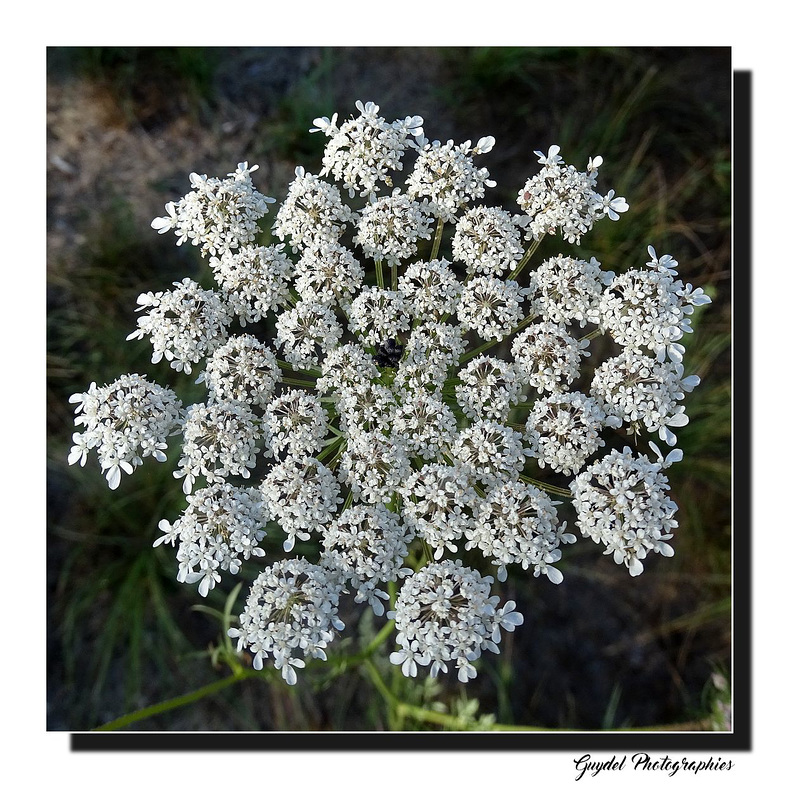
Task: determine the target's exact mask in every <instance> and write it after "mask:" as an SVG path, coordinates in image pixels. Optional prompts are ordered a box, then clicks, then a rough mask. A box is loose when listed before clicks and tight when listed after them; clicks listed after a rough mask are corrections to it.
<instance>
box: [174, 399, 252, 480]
mask: <svg viewBox="0 0 800 800" xmlns="http://www.w3.org/2000/svg"><path fill="white" fill-rule="evenodd" d="M261 444H262V434H261V428H260V426H259V424H258V418H257V417H256V415H255V414H254V413H253V412H252V411H251V410H250V408H249V407H248V406H246V405H243V404H242V403H236V402H225V403H209V404H208V405H206V404H204V403H195V404H194V405H191V406H189V407H188V408H187V409H186V423H185V424H184V427H183V454H182V456H181V458H180V460H179V461H178V469H177V470H175V471H174V472H173V475H174V476H175V477H176V478H183V479H184V480H183V491H184V492H185V493H186V494H189V493H190V492H191V491H192V486H193V485H194V482H195V480H196V479H197V478H198V477H200V476H203V477H204V478H205V479H206V480H207V481H208V482H209V483H213V482H214V481H218V480H221V479H223V478H227V477H228V476H229V475H240V476H241V477H242V478H249V477H250V470H251V469H253V467H255V465H256V456H257V455H258V453H259V452H260V451H261Z"/></svg>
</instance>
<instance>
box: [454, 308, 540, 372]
mask: <svg viewBox="0 0 800 800" xmlns="http://www.w3.org/2000/svg"><path fill="white" fill-rule="evenodd" d="M535 319H536V314H529V315H528V316H527V317H525V319H523V320H522V322H520V324H519V325H517V327H516V328H514V329H513V330H512V331H511V333H509V334H508V335H509V336H513V335H514V334H515V333H519V332H520V331H521V330H522V329H523V328H524V327H525V326H526V325H530V323H531V322H533V321H534V320H535ZM506 338H508V337H506ZM496 344H500V342H498V341H497V339H490V340H489V341H488V342H484V343H483V344H481V345H478V346H477V347H476V348H475V349H474V350H470V351H469V353H465V354H464V355H463V356H461V358H460V359H459V361H458V364H459V366H461V365H462V364H466V363H467V361H472V359H473V358H475V356H479V355H480V354H481V353H482V352H483V351H484V350H488V349H489V348H490V347H494V346H495V345H496Z"/></svg>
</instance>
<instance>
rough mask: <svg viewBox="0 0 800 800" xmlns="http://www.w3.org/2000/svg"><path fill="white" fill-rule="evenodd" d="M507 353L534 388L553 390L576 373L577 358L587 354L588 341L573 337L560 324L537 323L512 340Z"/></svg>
mask: <svg viewBox="0 0 800 800" xmlns="http://www.w3.org/2000/svg"><path fill="white" fill-rule="evenodd" d="M511 354H512V356H513V357H514V362H515V364H516V365H517V368H518V369H519V371H520V373H521V374H522V376H523V377H524V379H525V380H526V381H527V382H528V383H529V384H530V385H531V386H533V388H534V389H536V390H537V391H538V392H540V393H541V392H556V391H560V390H563V389H566V388H567V387H569V385H570V384H571V383H572V382H573V381H574V380H575V379H576V378H577V377H578V376H579V375H580V368H581V359H582V358H585V357H586V356H588V355H589V343H588V342H587V341H583V340H580V339H574V338H573V337H572V336H570V335H569V333H567V329H566V328H565V327H564V326H563V325H557V324H556V323H555V322H540V323H538V324H536V325H531V326H529V327H528V328H526V329H525V330H524V331H522V333H520V334H519V335H518V336H517V337H516V338H515V339H514V341H513V342H512V343H511Z"/></svg>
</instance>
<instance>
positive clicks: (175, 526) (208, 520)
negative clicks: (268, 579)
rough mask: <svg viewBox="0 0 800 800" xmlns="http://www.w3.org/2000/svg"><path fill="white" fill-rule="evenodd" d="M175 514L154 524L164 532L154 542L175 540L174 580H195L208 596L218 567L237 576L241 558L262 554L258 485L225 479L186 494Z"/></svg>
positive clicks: (199, 588)
mask: <svg viewBox="0 0 800 800" xmlns="http://www.w3.org/2000/svg"><path fill="white" fill-rule="evenodd" d="M188 501H189V505H188V507H187V508H186V510H185V511H184V512H183V513H182V514H181V516H180V517H179V519H178V520H177V521H176V522H174V523H170V522H169V521H168V520H166V519H162V520H161V522H160V523H159V524H158V527H159V530H161V532H162V533H163V534H164V535H163V536H161V537H159V538H158V539H157V540H156V541H155V542H154V543H153V547H157V546H158V545H160V544H163V543H165V542H168V543H169V544H171V545H174V544H175V542H176V540H177V542H178V552H177V555H176V557H177V560H178V580H179V581H180V582H181V583H197V584H198V587H197V590H198V592H199V593H200V594H201V595H202V596H203V597H206V596H207V595H208V593H209V591H210V590H211V589H213V588H214V587H215V586H216V585H217V584H218V583H219V582H220V581H221V580H222V576H221V574H220V571H225V572H230V573H231V574H232V575H236V574H237V573H238V572H239V570H240V568H241V566H242V559H245V560H247V559H249V558H250V557H251V556H256V557H263V556H264V555H265V552H264V549H263V548H262V547H259V546H258V543H259V542H260V541H261V539H263V538H264V535H265V533H264V530H263V528H264V525H265V524H266V519H265V518H264V513H263V507H262V503H261V497H260V496H259V493H258V490H256V489H240V488H238V487H236V486H231V484H229V483H213V484H211V485H210V486H207V487H205V488H203V489H199V490H198V491H196V492H195V493H194V494H193V495H191V496H190V497H189V498H188Z"/></svg>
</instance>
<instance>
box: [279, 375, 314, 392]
mask: <svg viewBox="0 0 800 800" xmlns="http://www.w3.org/2000/svg"><path fill="white" fill-rule="evenodd" d="M281 383H285V384H286V385H287V386H302V387H303V388H307V389H316V388H317V384H316V381H303V380H300V378H287V377H286V376H285V375H284V376H283V377H282V378H281Z"/></svg>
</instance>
